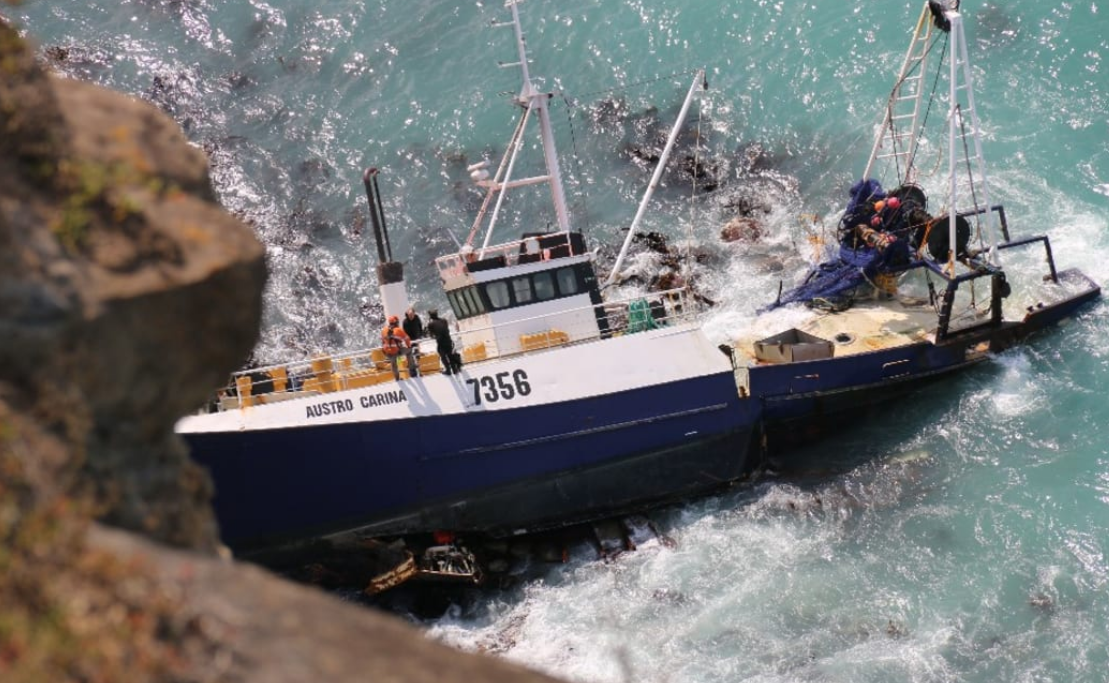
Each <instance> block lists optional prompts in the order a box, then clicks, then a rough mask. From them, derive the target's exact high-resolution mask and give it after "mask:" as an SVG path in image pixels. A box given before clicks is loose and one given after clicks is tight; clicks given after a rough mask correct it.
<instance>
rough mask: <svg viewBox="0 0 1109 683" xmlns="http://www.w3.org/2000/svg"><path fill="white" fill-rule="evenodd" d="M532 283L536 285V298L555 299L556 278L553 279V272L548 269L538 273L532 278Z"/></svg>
mask: <svg viewBox="0 0 1109 683" xmlns="http://www.w3.org/2000/svg"><path fill="white" fill-rule="evenodd" d="M532 284H533V285H535V298H536V299H539V300H540V301H546V300H547V299H553V298H554V296H555V286H554V280H553V279H551V274H550V273H549V272H547V271H544V272H542V273H536V274H535V276H534V278H533V279H532Z"/></svg>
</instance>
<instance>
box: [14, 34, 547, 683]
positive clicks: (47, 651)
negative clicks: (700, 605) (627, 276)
mask: <svg viewBox="0 0 1109 683" xmlns="http://www.w3.org/2000/svg"><path fill="white" fill-rule="evenodd" d="M0 131H2V134H0V680H3V681H5V682H6V683H24V682H30V681H51V682H53V681H67V680H72V681H112V682H127V681H267V682H275V681H278V682H279V681H351V680H395V681H447V682H449V681H462V680H466V681H473V680H492V681H501V680H522V681H531V680H534V681H540V680H547V679H545V678H543V677H541V676H539V675H537V674H533V673H530V672H527V671H524V670H522V669H519V668H516V667H513V666H510V665H508V664H505V663H503V662H500V661H497V660H492V659H487V658H482V657H477V656H473V655H463V654H460V653H456V652H454V651H452V650H449V649H447V648H445V647H442V646H438V645H435V644H433V643H430V642H427V641H425V640H424V639H423V638H422V637H421V636H420V635H419V633H418V632H417V631H415V630H413V629H411V628H409V627H407V626H406V625H404V624H402V623H399V622H396V621H394V620H393V619H391V618H390V617H386V616H383V615H379V614H375V613H372V612H370V611H368V610H365V609H361V608H358V607H354V606H350V605H345V604H342V603H340V602H338V601H336V600H334V599H332V598H331V597H329V596H327V595H325V594H323V593H320V592H318V591H315V590H313V589H310V588H305V587H301V586H296V585H292V584H290V583H288V582H286V581H283V580H281V579H279V578H277V577H274V576H272V575H269V574H267V573H265V572H264V571H262V570H260V569H257V568H254V567H250V566H245V565H241V564H238V563H235V562H233V561H228V560H221V559H219V558H218V557H217V556H216V554H215V552H214V551H215V550H216V549H217V548H218V543H219V537H218V530H217V528H216V525H215V522H214V519H213V516H212V512H211V508H210V506H209V498H210V496H211V490H210V489H211V487H210V484H209V482H208V480H207V477H206V475H205V473H204V472H203V471H202V470H201V469H200V468H199V467H197V466H196V465H194V464H193V463H192V462H191V461H190V460H189V458H188V454H187V452H186V450H185V448H184V446H183V444H182V442H181V441H180V440H179V439H178V438H177V437H176V436H175V435H174V434H173V424H174V422H175V421H176V420H177V418H178V417H179V416H181V415H183V414H185V413H186V412H188V411H191V410H194V409H196V408H197V407H198V406H200V405H202V404H203V402H204V401H205V399H206V398H207V396H208V395H209V393H210V392H211V391H212V389H213V388H214V387H216V386H218V385H219V384H220V383H222V382H223V381H224V380H225V379H226V377H227V375H228V373H229V372H230V371H231V370H233V369H234V368H235V367H237V366H238V365H239V364H240V363H241V362H242V360H243V358H245V357H246V355H247V354H248V353H249V350H250V349H251V347H252V346H253V344H254V342H255V339H256V336H257V334H258V324H259V318H260V313H261V305H262V302H261V293H262V287H263V284H264V281H265V277H266V271H265V261H264V252H263V249H262V247H261V245H260V244H259V243H258V241H257V240H256V239H255V238H254V236H253V235H252V233H251V231H250V229H249V228H247V227H246V226H244V225H242V224H241V223H240V222H239V221H237V220H235V219H234V218H233V217H231V216H229V215H228V214H226V213H225V212H224V211H223V210H222V209H221V208H220V207H219V206H218V204H217V203H216V201H215V198H214V195H213V192H212V189H211V185H210V182H209V178H208V167H207V162H206V159H205V157H204V155H203V153H202V152H200V151H199V150H197V149H196V148H195V147H193V146H191V145H189V144H188V142H187V141H186V140H185V138H184V137H183V135H182V133H181V131H180V130H179V128H178V127H177V126H176V125H175V124H174V123H173V122H172V121H171V120H169V119H168V118H166V117H165V116H164V115H162V114H161V113H160V112H158V111H157V110H156V109H155V108H153V107H152V106H149V105H147V104H145V103H142V102H140V101H137V100H134V99H131V98H128V97H125V96H122V95H119V94H116V93H112V92H109V91H106V90H103V89H101V88H98V87H95V86H91V85H88V84H84V83H79V82H74V81H68V80H61V79H58V78H56V77H54V76H52V75H51V74H49V73H47V72H45V71H44V70H42V69H41V68H40V67H39V66H38V65H37V64H36V62H35V60H34V57H33V54H32V51H31V50H30V49H29V48H28V46H27V45H26V44H25V42H24V40H23V39H21V38H20V37H19V35H18V34H17V33H16V32H15V31H14V30H12V28H10V27H8V26H6V25H3V22H2V21H0ZM102 524H106V525H109V526H110V527H113V529H111V530H109V529H108V528H106V527H104V526H102ZM170 546H175V547H176V549H171V548H170Z"/></svg>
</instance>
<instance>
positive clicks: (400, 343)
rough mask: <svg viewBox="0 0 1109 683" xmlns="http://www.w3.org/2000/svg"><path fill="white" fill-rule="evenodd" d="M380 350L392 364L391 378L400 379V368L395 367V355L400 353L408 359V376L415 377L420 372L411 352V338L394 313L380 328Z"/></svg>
mask: <svg viewBox="0 0 1109 683" xmlns="http://www.w3.org/2000/svg"><path fill="white" fill-rule="evenodd" d="M381 350H382V351H383V352H384V353H385V357H386V358H388V359H389V364H390V365H392V366H393V379H395V380H397V381H398V382H399V381H400V368H399V367H397V357H398V356H400V354H401V353H403V354H404V355H405V357H406V358H407V359H408V376H409V377H416V376H418V375H419V374H420V371H419V368H418V367H417V366H416V356H415V354H413V353H412V339H410V338H409V336H408V333H407V332H405V331H404V328H403V327H401V326H400V320H399V319H398V318H397V316H395V315H391V316H389V322H388V323H386V324H385V329H383V330H381Z"/></svg>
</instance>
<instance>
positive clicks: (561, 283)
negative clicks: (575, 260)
mask: <svg viewBox="0 0 1109 683" xmlns="http://www.w3.org/2000/svg"><path fill="white" fill-rule="evenodd" d="M555 279H556V280H557V281H558V292H559V294H561V295H562V296H570V295H571V294H577V293H578V274H577V273H575V272H574V269H573V268H559V269H558V270H557V271H556V272H555Z"/></svg>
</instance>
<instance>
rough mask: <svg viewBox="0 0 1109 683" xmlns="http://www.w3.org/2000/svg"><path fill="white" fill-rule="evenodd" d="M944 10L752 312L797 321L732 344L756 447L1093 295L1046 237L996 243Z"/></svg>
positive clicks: (957, 50)
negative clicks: (845, 174)
mask: <svg viewBox="0 0 1109 683" xmlns="http://www.w3.org/2000/svg"><path fill="white" fill-rule="evenodd" d="M958 7H959V2H958V0H949V1H948V2H941V1H939V0H927V1H926V2H924V3H923V8H922V10H921V13H920V15H919V19H918V20H917V23H916V25H915V28H914V30H913V33H912V38H911V40H910V43H909V47H908V50H907V51H906V53H905V58H904V60H903V61H902V64H901V68H900V70H899V71H898V73H897V77H896V79H895V82H894V87H893V88H892V90H891V92H890V95H889V98H888V100H887V102H886V106H885V107H884V110H883V114H882V118H881V121H880V123H879V125H878V128H877V133H876V135H875V138H874V144H873V146H872V148H871V152H870V155H869V157H868V159H867V162H866V166H865V167H864V169H863V172H862V174H861V175H860V176H859V180H858V181H857V182H855V183H854V184H853V185H852V186H851V188H850V190H849V192H848V198H847V207H846V210H845V211H844V213H843V215H842V218H841V219H840V221H839V223H838V225H837V226H836V228H835V239H834V240H831V244H830V245H829V246H830V247H831V249H829V250H828V252H829V253H827V255H826V258H824V260H822V261H821V262H820V263H819V264H818V265H817V266H816V267H815V268H813V269H812V270H811V271H810V272H809V273H807V275H806V276H805V278H804V279H803V281H802V282H801V283H800V284H799V285H798V286H797V287H795V288H794V289H792V290H791V291H789V292H786V293H784V294H782V293H779V296H778V297H777V299H776V300H775V301H774V302H773V303H771V304H770V305H769V306H768V307H767V308H768V309H770V312H768V313H767V315H771V316H772V315H774V313H773V312H772V311H773V309H776V308H780V307H785V306H788V305H792V306H793V307H794V308H796V307H798V306H802V305H804V306H807V307H808V309H809V310H810V311H811V315H810V316H809V318H808V319H807V320H805V321H804V322H803V323H801V324H799V325H796V326H793V327H790V328H789V329H787V330H784V331H783V332H781V333H779V334H777V335H774V336H771V337H769V338H762V339H756V338H752V337H750V336H748V337H747V338H741V339H738V340H736V343H735V345H734V349H735V352H736V353H737V354H738V355H739V356H741V359H740V360H739V361H738V363H737V364H738V365H746V366H747V368H748V376H747V378H746V380H745V381H740V387H741V390H743V391H746V393H748V394H750V395H752V396H755V397H757V398H758V399H759V401H760V402H761V404H762V405H761V411H760V420H761V421H762V427H761V429H762V438H763V439H764V447H765V448H767V449H770V450H774V449H777V450H786V449H788V448H789V447H790V446H792V445H795V444H796V443H797V442H798V441H799V440H804V439H809V438H812V437H813V436H814V434H818V433H819V432H820V430H821V429H822V427H823V426H826V425H829V424H840V423H842V422H844V421H845V416H846V417H847V418H850V416H853V415H859V414H861V413H863V412H865V411H866V409H867V408H869V407H873V406H881V405H884V404H886V402H887V401H889V399H890V398H891V397H893V396H896V395H898V394H902V393H904V392H905V391H906V390H910V389H914V388H916V387H918V386H920V385H921V384H923V383H925V382H928V381H933V380H936V379H939V378H942V377H944V376H947V375H950V374H952V373H955V372H959V371H961V370H964V369H966V368H968V367H970V366H973V365H976V364H978V363H981V362H983V361H986V360H989V359H991V358H993V357H995V354H997V353H998V352H1000V351H1003V350H1005V349H1007V348H1009V347H1011V346H1012V345H1014V344H1016V343H1018V342H1020V341H1021V340H1023V339H1025V338H1026V337H1027V336H1028V335H1030V334H1032V333H1034V332H1037V331H1039V330H1042V329H1044V328H1046V327H1049V326H1053V325H1055V324H1057V323H1058V322H1060V321H1061V320H1063V319H1064V318H1066V317H1068V316H1070V315H1071V314H1073V313H1074V311H1075V310H1076V309H1077V308H1079V307H1080V306H1081V305H1083V304H1085V303H1086V302H1089V301H1091V300H1093V299H1095V298H1097V297H1098V296H1100V292H1101V290H1100V287H1099V286H1098V285H1097V284H1096V283H1095V282H1093V281H1092V280H1091V279H1090V278H1088V277H1086V276H1085V275H1084V274H1083V273H1082V272H1080V271H1079V270H1076V269H1068V270H1058V269H1057V268H1056V266H1055V260H1054V255H1053V253H1052V249H1051V242H1050V240H1049V238H1048V236H1047V235H1046V234H1044V235H1035V236H1029V237H1023V238H1014V237H1013V236H1011V235H1010V231H1009V224H1008V220H1007V216H1006V213H1005V209H1004V207H1003V206H1001V205H1000V204H993V203H991V194H990V186H989V182H988V176H987V166H986V162H985V158H984V154H983V145H982V131H981V125H980V122H979V116H978V110H977V108H976V107H975V99H974V97H975V93H974V84H973V71H972V68H971V62H970V55H969V50H968V46H967V41H966V33H965V27H964V17H963V16H962V14H961V13H960V12H959V9H958ZM930 67H931V69H932V70H931V71H930ZM944 81H946V86H947V87H946V92H944V89H943V88H941V87H940V84H942V83H944ZM944 94H946V101H943V97H942V95H944ZM941 109H942V111H941ZM929 118H932V119H933V120H936V119H940V124H939V125H938V126H936V128H937V133H936V134H934V135H929V133H930V131H929V129H928V126H927V123H928V120H929ZM944 167H946V172H945V173H935V172H933V175H930V176H929V175H927V173H926V172H922V171H921V169H928V170H932V169H938V168H944ZM886 186H888V187H889V189H888V190H887V189H885V187H886ZM756 327H757V328H761V329H765V324H764V325H762V326H756ZM847 421H850V420H849V419H848V420H847Z"/></svg>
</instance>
